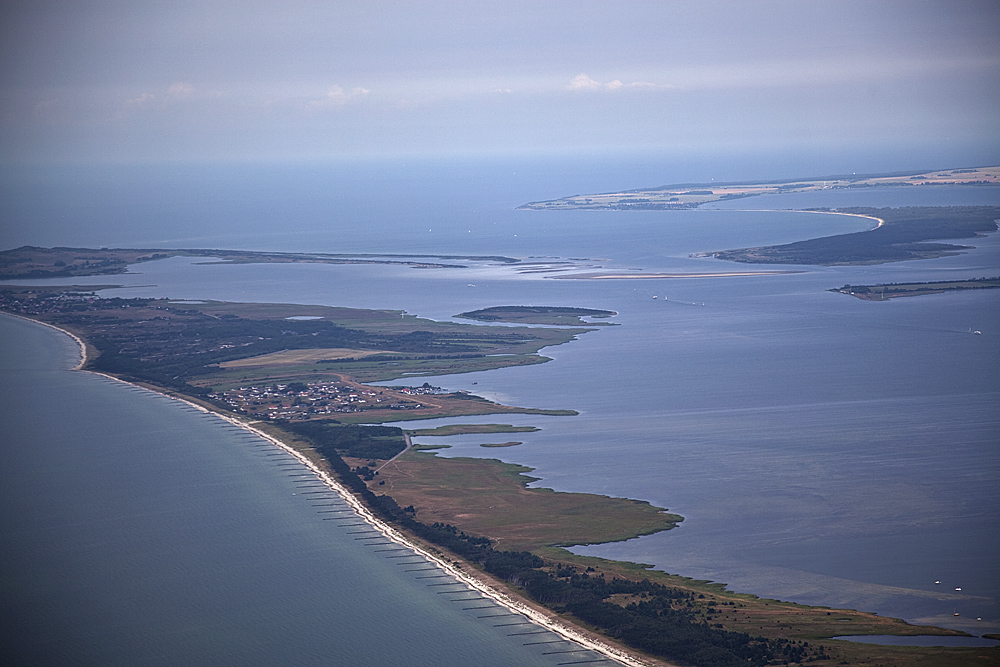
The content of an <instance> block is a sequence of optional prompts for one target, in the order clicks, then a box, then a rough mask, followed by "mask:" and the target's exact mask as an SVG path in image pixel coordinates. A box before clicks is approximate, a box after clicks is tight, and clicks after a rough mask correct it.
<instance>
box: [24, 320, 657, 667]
mask: <svg viewBox="0 0 1000 667" xmlns="http://www.w3.org/2000/svg"><path fill="white" fill-rule="evenodd" d="M10 314H11V315H14V316H15V317H20V318H21V319H24V320H28V321H30V322H35V323H36V324H41V325H43V326H47V327H50V328H52V329H55V330H56V331H59V332H61V333H64V334H66V335H67V336H69V337H70V338H72V339H73V340H74V341H75V342H76V344H77V346H78V347H79V352H80V360H79V362H78V363H77V365H76V366H74V367H73V368H72V369H71V370H74V371H81V372H84V373H90V374H92V375H96V376H99V377H103V378H106V379H108V380H112V381H114V382H119V383H121V384H123V385H126V386H129V387H133V388H135V389H140V390H144V391H149V392H152V393H154V394H158V395H160V396H164V397H166V398H169V399H172V400H175V401H178V402H180V403H183V404H185V405H187V406H189V407H191V408H194V409H196V410H198V411H200V412H203V413H205V414H210V415H213V416H215V417H217V418H218V419H221V420H223V421H226V422H228V423H230V424H232V425H233V426H237V427H239V428H241V429H244V430H246V431H248V432H250V433H251V434H253V435H255V436H257V437H259V438H261V439H263V440H264V441H266V442H268V443H270V444H271V445H273V446H275V447H277V448H278V449H280V450H282V451H283V452H285V453H287V454H288V455H290V456H292V457H293V458H295V459H296V460H297V461H298V462H299V463H301V464H302V465H303V466H305V467H306V469H308V470H309V471H310V472H311V473H313V474H315V475H316V477H318V478H319V479H320V480H321V481H322V482H323V483H324V484H325V485H326V486H328V487H329V488H330V489H331V490H333V491H334V492H336V493H337V495H339V496H340V497H341V498H342V499H343V500H344V502H345V503H346V504H347V505H348V506H349V507H351V509H353V510H354V512H355V513H356V514H357V515H358V516H359V517H360V518H361V519H363V520H364V521H365V522H366V523H368V524H369V525H371V526H372V527H373V528H375V529H376V530H378V531H379V532H381V533H382V535H383V536H384V537H385V538H386V539H388V540H390V541H392V542H394V543H396V544H399V545H400V546H401V547H405V548H407V549H409V550H410V551H412V552H414V553H415V554H417V555H419V556H422V557H423V558H425V559H427V560H428V561H430V562H432V563H433V564H434V565H435V566H437V567H438V568H439V569H441V570H442V571H444V572H446V573H447V574H449V575H451V576H452V577H453V578H455V579H457V580H458V581H460V582H462V583H463V584H465V585H467V586H469V587H470V588H472V589H474V590H476V591H478V592H480V593H481V594H483V595H484V596H485V597H488V598H489V599H490V600H492V601H493V602H495V603H496V604H498V605H500V606H501V607H504V608H506V609H508V610H510V611H511V612H514V613H517V614H521V615H523V616H525V617H526V618H527V619H529V620H530V621H532V622H533V623H535V624H536V625H538V626H539V627H541V628H543V629H545V630H548V631H550V632H552V633H554V634H556V635H559V636H560V637H562V638H563V639H565V640H567V641H570V642H573V643H574V644H577V645H578V646H581V647H583V648H584V649H587V650H590V651H593V652H595V653H598V654H600V655H602V656H605V657H606V658H608V659H610V660H613V661H614V662H617V663H618V664H620V665H625V666H626V667H650V666H651V665H652V663H650V662H647V661H645V660H640V659H639V658H637V657H635V656H632V655H629V654H628V653H626V652H624V651H622V650H620V649H617V648H615V647H613V646H611V645H609V644H606V643H604V642H601V641H599V640H597V639H594V638H591V637H588V636H586V635H585V634H583V633H582V632H580V631H578V630H577V629H575V628H573V627H571V626H569V625H568V624H566V623H562V622H559V621H557V620H555V619H553V618H551V617H549V616H548V615H546V614H543V613H542V612H540V611H538V610H537V609H534V608H533V607H531V606H529V605H528V604H526V603H524V602H522V601H520V600H517V599H516V598H514V597H513V596H511V595H510V594H508V593H505V592H503V591H501V590H498V589H497V588H495V587H494V586H492V585H490V584H489V583H487V582H486V581H483V580H482V579H480V578H478V577H476V576H474V575H472V574H470V573H468V572H465V571H464V570H462V569H460V568H458V567H456V566H455V565H454V564H452V563H451V562H449V561H448V560H446V559H444V558H442V557H441V556H438V555H436V554H433V553H431V552H429V551H428V550H426V549H424V548H423V547H421V546H419V545H417V544H414V543H413V542H410V541H409V540H407V539H406V538H405V537H404V536H403V534H402V533H400V532H399V531H398V530H396V529H395V528H393V527H392V526H391V525H389V524H388V523H386V522H385V521H383V520H382V519H379V518H378V517H376V516H375V515H374V514H372V512H371V511H370V510H369V509H368V508H367V507H365V506H364V504H363V503H362V502H361V501H360V500H358V499H357V497H355V496H354V494H352V493H351V492H350V491H349V490H348V489H347V487H345V486H343V485H342V484H341V483H340V482H338V481H336V480H335V479H334V478H333V477H331V476H330V474H329V473H327V472H326V471H324V470H323V469H321V468H320V467H319V466H318V465H316V463H315V462H313V461H312V460H310V459H309V458H308V457H307V456H305V455H304V454H303V453H301V452H299V451H298V450H296V449H295V448H293V447H291V446H290V445H287V444H286V443H284V442H282V441H281V440H279V439H278V438H275V437H274V436H272V435H269V434H268V433H265V432H263V431H261V430H260V429H258V428H255V427H254V426H253V425H252V424H248V423H246V422H244V421H241V420H239V419H236V418H235V417H231V416H229V415H225V414H222V413H220V412H216V411H215V410H209V409H208V408H206V407H205V406H203V405H199V404H197V403H194V402H192V401H190V400H188V399H186V398H183V397H180V396H177V395H173V394H168V393H164V392H162V391H157V390H155V389H152V388H150V387H147V386H142V385H139V384H135V383H133V382H128V381H127V380H122V379H121V378H117V377H115V376H113V375H108V374H107V373H101V372H100V371H89V370H84V369H83V365H84V364H85V363H86V362H87V347H86V345H85V344H84V342H83V340H82V339H81V338H80V337H79V336H76V335H75V334H73V333H72V332H70V331H67V330H65V329H62V328H60V327H57V326H55V325H54V324H49V323H48V322H40V321H39V320H34V319H31V318H30V317H23V316H21V315H16V314H14V313H10Z"/></svg>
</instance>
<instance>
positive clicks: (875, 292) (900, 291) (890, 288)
mask: <svg viewBox="0 0 1000 667" xmlns="http://www.w3.org/2000/svg"><path fill="white" fill-rule="evenodd" d="M998 287H1000V276H997V277H994V278H972V279H970V280H935V281H933V282H925V283H886V284H878V285H844V286H843V287H838V288H835V289H831V290H829V291H831V292H839V293H841V294H849V295H850V296H853V297H856V298H858V299H861V300H863V301H885V300H886V299H897V298H899V297H904V296H923V295H925V294H943V293H944V292H959V291H963V290H975V289H997V288H998Z"/></svg>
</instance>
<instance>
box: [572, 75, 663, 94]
mask: <svg viewBox="0 0 1000 667" xmlns="http://www.w3.org/2000/svg"><path fill="white" fill-rule="evenodd" d="M623 88H629V89H645V90H659V89H664V88H672V86H664V85H661V84H658V83H650V82H648V81H632V82H630V83H623V82H622V81H621V79H614V80H612V81H607V82H602V81H595V80H594V79H591V78H590V77H589V76H587V75H586V74H577V75H576V76H574V77H573V79H572V80H571V81H570V82H569V83H568V84H567V85H566V89H567V90H610V91H615V90H621V89H623Z"/></svg>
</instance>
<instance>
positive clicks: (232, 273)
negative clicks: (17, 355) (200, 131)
mask: <svg viewBox="0 0 1000 667" xmlns="http://www.w3.org/2000/svg"><path fill="white" fill-rule="evenodd" d="M956 166H958V165H956ZM543 167H544V168H543ZM589 167H593V165H580V164H576V165H574V164H564V165H548V166H546V165H542V166H539V165H533V164H514V163H510V162H505V163H502V164H486V165H483V164H475V165H469V164H459V165H455V164H438V163H434V164H431V163H425V164H392V165H385V164H382V165H375V164H368V165H360V166H358V165H354V167H353V168H350V169H349V168H346V167H336V168H334V167H309V168H306V167H295V168H278V167H271V168H266V169H264V168H260V169H247V168H229V169H223V168H221V167H216V168H208V167H199V168H190V169H179V168H173V169H167V168H157V169H153V168H145V169H138V170H136V171H134V172H123V171H121V170H114V169H110V168H106V169H104V170H99V169H97V170H93V171H92V172H87V173H85V172H82V171H74V170H72V169H69V168H67V169H64V170H62V171H59V172H52V173H48V174H47V175H48V178H47V179H46V178H43V176H44V175H45V174H42V173H41V172H37V171H36V172H27V173H25V174H23V175H21V176H19V178H17V179H8V180H7V183H6V185H5V187H6V188H7V190H6V192H7V194H9V195H11V196H8V197H5V203H3V204H2V206H3V207H4V213H5V215H7V219H9V220H16V221H20V222H19V223H18V224H16V225H8V226H7V227H6V228H5V229H4V230H3V233H4V238H3V239H2V241H3V245H4V247H13V246H15V245H21V244H36V245H69V246H73V245H90V246H95V245H106V246H141V247H150V248H155V247H219V248H247V249H261V250H289V251H317V252H370V253H440V254H474V255H496V254H504V255H510V256H516V257H521V258H531V261H538V262H552V261H557V260H558V261H562V260H566V259H567V258H573V261H574V262H575V264H576V265H577V266H579V267H582V268H581V269H580V270H597V269H596V268H595V267H600V268H599V270H600V271H601V272H604V271H608V270H615V271H627V270H633V271H635V272H636V273H637V274H641V273H654V272H699V271H714V272H723V271H727V270H753V269H754V268H760V267H753V266H749V265H734V264H728V263H724V262H720V261H718V260H713V259H705V258H698V257H692V256H691V255H692V253H698V252H704V251H709V250H717V249H723V248H732V247H740V246H746V245H763V244H769V243H779V242H786V241H793V240H798V239H804V238H810V237H813V236H819V235H824V234H832V233H843V232H849V231H857V230H860V229H863V228H865V227H866V223H865V222H864V221H861V220H858V219H856V218H837V217H834V216H824V215H816V214H808V213H801V212H759V211H757V212H753V211H739V210H722V209H721V208H719V209H718V210H704V211H702V210H697V211H683V212H632V213H624V212H593V211H567V212H535V211H517V210H514V207H516V206H517V205H518V204H521V203H524V202H525V201H529V200H533V199H542V198H549V197H555V196H562V195H566V194H574V193H578V192H587V191H610V190H614V189H616V188H627V187H638V186H642V185H654V184H656V185H658V184H663V183H668V182H676V181H687V182H691V181H697V180H708V179H707V178H698V177H685V175H684V173H683V171H682V170H680V169H678V168H676V167H674V168H673V169H674V171H671V170H670V168H667V169H664V168H662V165H660V167H661V168H654V167H656V165H649V164H643V165H633V166H632V168H631V169H629V168H626V167H622V168H620V169H617V170H612V169H608V168H605V169H604V170H603V171H602V170H601V169H598V168H589ZM699 169H701V168H700V167H695V168H694V171H695V172H698V171H699ZM702 171H708V170H707V169H704V170H702ZM837 171H842V170H838V169H822V168H821V166H817V167H816V170H814V171H813V173H814V174H816V175H819V174H822V173H829V172H837ZM869 171H874V169H872V170H869ZM612 172H613V173H612ZM699 173H700V172H699ZM808 173H809V172H808V171H805V170H799V169H796V171H794V172H792V173H786V174H781V173H777V174H764V175H762V176H761V177H765V176H767V177H780V176H782V175H786V176H790V177H796V176H802V175H804V174H808ZM751 176H752V175H746V176H744V175H742V174H739V175H737V176H735V177H731V178H727V179H721V178H720V179H719V180H736V179H737V178H744V177H746V178H749V177H751ZM832 196H833V197H835V198H837V199H831V198H830V197H831V194H830V193H823V194H822V195H817V196H815V197H813V198H811V199H810V198H808V197H799V198H798V199H796V200H795V203H794V204H789V206H800V207H803V208H805V207H815V206H848V205H867V206H902V205H929V204H933V203H938V204H994V205H996V204H998V203H1000V194H998V190H997V189H991V188H941V189H934V190H933V191H930V189H921V188H893V189H885V190H879V191H877V192H875V191H873V192H871V193H869V192H867V191H866V192H864V193H860V194H859V198H858V199H857V200H854V199H851V200H849V201H848V200H845V199H842V198H839V197H842V195H841V194H840V193H837V194H835V195H832ZM761 199H763V198H761ZM732 204H734V205H738V208H749V207H751V206H752V205H756V204H755V202H754V200H753V199H745V200H739V201H738V202H732ZM764 204H766V205H764ZM760 205H761V208H781V207H782V206H780V204H779V202H774V201H772V202H764V203H761V204H760ZM29 220H30V221H32V222H33V225H28V224H27V221H29ZM959 243H968V244H969V245H974V246H976V248H975V250H971V251H968V252H965V253H963V254H960V255H956V256H952V257H943V258H939V259H935V260H928V261H913V262H901V263H896V264H886V265H879V266H870V267H787V268H791V269H796V270H800V271H801V273H795V274H789V275H778V276H756V277H730V278H725V277H719V278H706V279H651V280H614V281H612V280H558V279H554V278H553V277H551V276H552V275H555V274H546V273H521V272H518V271H516V270H514V269H512V268H510V267H508V266H502V265H500V266H498V265H494V264H492V263H490V262H466V263H465V264H467V266H466V267H465V268H452V269H421V270H418V269H411V268H407V267H392V266H353V265H352V266H328V265H228V264H219V263H205V262H204V261H203V260H197V259H195V260H192V259H183V258H177V259H171V260H165V261H160V262H151V263H144V264H141V265H137V266H134V267H132V269H131V272H130V273H129V274H125V275H120V276H111V277H107V276H106V277H96V278H91V279H87V280H83V279H75V280H73V281H72V282H77V283H80V282H89V284H107V283H109V282H110V283H117V284H122V285H126V286H127V287H125V288H124V289H118V290H114V291H113V292H110V291H109V292H107V294H115V295H120V296H167V297H170V298H174V299H200V298H212V299H227V300H241V301H275V302H293V303H310V304H311V303H318V304H329V305H340V306H353V307H365V308H386V309H397V310H406V311H407V312H409V313H412V314H415V315H419V316H423V317H431V318H435V319H446V318H450V317H452V316H454V315H455V314H457V313H459V312H463V311H466V310H471V309H475V308H481V307H486V306H494V305H510V304H522V303H529V304H535V305H539V304H544V305H568V306H584V307H591V308H607V309H611V310H615V311H616V312H618V313H619V314H618V315H617V316H616V317H615V318H613V321H614V322H615V323H616V324H617V325H618V326H614V327H604V328H601V329H600V330H598V331H594V332H590V333H586V334H583V335H582V336H580V338H579V339H578V340H576V341H574V342H572V343H569V344H567V345H563V346H560V347H557V348H551V349H547V350H545V354H547V355H548V356H550V357H552V358H553V359H554V361H553V362H550V363H546V364H542V365H539V366H533V367H525V368H512V369H503V370H499V371H491V372H488V373H474V374H467V375H455V376H444V377H438V378H424V377H421V378H420V379H419V382H423V381H425V380H426V381H430V382H431V383H432V384H437V385H441V386H444V387H447V388H449V389H465V390H469V391H473V392H475V393H479V394H481V395H484V396H487V397H490V398H494V399H496V400H501V401H503V402H506V403H510V404H514V405H524V406H531V407H549V408H573V409H576V410H578V411H579V412H580V415H579V416H576V417H561V418H559V417H543V416H510V417H508V418H505V419H504V420H503V421H508V422H510V423H515V424H519V425H520V424H523V425H534V426H538V427H539V428H541V431H539V432H536V433H524V434H519V435H518V438H517V439H518V440H522V441H523V442H524V444H522V445H520V446H518V447H513V448H507V449H482V448H480V447H479V444H481V443H482V442H488V441H489V438H488V437H483V436H455V437H452V438H437V439H433V440H432V439H426V440H425V441H426V442H427V443H433V444H442V443H448V444H450V445H451V448H450V449H447V450H443V451H442V452H441V454H440V455H444V456H488V457H500V458H502V459H503V460H506V461H511V462H515V463H521V464H524V465H529V466H532V467H534V468H535V469H536V471H535V473H533V475H534V476H536V477H540V478H541V479H540V481H539V482H537V483H535V485H536V486H545V487H551V488H556V489H560V490H571V491H586V492H593V493H604V494H609V495H615V496H623V497H630V498H639V499H643V500H649V501H650V502H653V503H654V504H656V505H659V506H662V507H667V508H670V509H671V510H672V511H675V512H678V513H680V514H682V515H684V516H685V521H684V523H683V525H682V526H681V527H680V528H678V529H676V530H673V531H669V532H667V533H661V534H659V535H654V536H648V537H643V538H639V539H636V540H630V541H627V542H622V543H616V544H611V545H595V546H588V547H577V548H575V549H574V550H575V551H577V552H579V553H588V554H595V555H601V556H605V557H612V558H621V559H627V560H633V561H639V562H644V563H649V564H651V565H653V566H655V567H657V568H660V569H663V570H666V571H669V572H673V573H678V574H682V575H687V576H692V577H696V578H704V579H712V580H715V581H721V582H725V583H728V584H729V585H730V587H731V588H733V589H735V590H739V591H743V592H752V593H757V594H760V595H767V596H775V597H781V598H783V599H792V600H796V601H800V602H806V603H811V604H823V605H830V606H847V607H854V608H861V609H866V610H870V611H876V612H878V613H880V614H884V615H892V616H899V617H904V618H907V619H909V620H914V621H927V622H933V623H937V624H942V625H948V626H951V627H959V628H962V629H967V630H969V631H971V632H975V633H982V632H987V631H991V630H992V631H996V630H997V628H1000V613H998V611H997V607H996V600H997V598H998V596H1000V576H998V569H997V566H996V563H998V562H1000V535H998V532H997V531H996V529H995V525H994V524H995V522H994V521H993V517H995V516H996V514H997V511H998V510H1000V490H998V488H997V485H996V479H997V473H998V472H1000V453H998V444H1000V354H998V345H1000V307H998V306H1000V295H998V294H997V291H983V292H979V293H961V294H945V295H937V296H926V297H920V298H913V299H895V300H892V301H887V302H884V303H878V302H863V301H859V300H856V299H853V298H851V297H847V296H844V295H841V294H836V293H831V292H829V291H827V290H829V289H830V288H834V287H839V286H841V285H843V284H845V283H851V284H870V283H879V282H900V281H907V280H941V279H946V278H972V277H983V276H992V275H997V274H1000V235H998V234H993V235H990V236H987V237H983V238H978V239H974V240H968V241H959ZM764 268H771V267H764ZM654 296H655V297H657V298H656V299H654V298H653V297H654ZM973 331H981V332H982V333H981V334H980V335H976V334H973V333H972V332H973ZM68 375H71V374H67V376H68ZM5 384H7V383H6V382H5ZM94 419H96V420H98V421H99V420H100V419H101V417H100V416H99V415H96V416H95V417H94ZM104 419H114V417H113V412H110V413H107V414H105V417H104ZM164 419H165V420H167V421H171V420H172V417H164ZM463 421H469V422H475V421H478V422H496V421H498V420H497V419H496V418H495V417H491V418H478V419H477V418H470V419H468V420H463ZM171 423H173V422H172V421H171ZM422 425H427V424H426V423H422ZM204 437H205V438H207V439H209V440H211V438H212V437H214V436H213V435H211V434H206V435H205V436H204ZM207 469H208V470H209V471H210V470H212V469H213V465H209V466H208V468H207ZM222 470H223V471H224V467H223V468H222ZM259 486H261V485H258V487H255V490H254V491H252V492H250V493H251V495H253V494H256V493H260V489H259ZM23 492H24V493H25V494H26V496H27V497H30V493H31V492H30V489H25V490H23ZM226 492H228V491H222V493H226ZM256 497H257V498H258V499H260V498H263V499H264V500H263V501H261V502H263V503H264V504H265V505H267V504H268V502H269V500H268V499H269V498H270V496H268V493H267V492H263V493H260V495H258V496H256ZM73 539H75V538H70V541H73ZM311 539H315V538H311ZM322 539H326V538H325V537H323V538H322ZM278 541H280V540H278ZM271 548H272V543H268V546H266V547H263V551H265V552H269V550H270V549H271ZM935 581H941V582H942V583H940V584H935V583H934V582H935ZM366 583H367V584H371V585H374V584H372V582H370V581H367V582H366ZM956 588H961V589H962V590H961V591H956V590H955V589H956ZM956 612H957V613H959V614H960V615H959V616H958V617H956V616H954V614H955V613H956ZM976 618H982V619H983V620H982V621H976V620H975V619H976Z"/></svg>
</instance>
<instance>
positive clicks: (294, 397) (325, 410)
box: [209, 382, 440, 419]
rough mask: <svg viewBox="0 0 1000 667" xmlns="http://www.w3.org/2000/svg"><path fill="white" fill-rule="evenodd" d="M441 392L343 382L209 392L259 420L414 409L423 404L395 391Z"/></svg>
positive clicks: (292, 384) (216, 399) (251, 387)
mask: <svg viewBox="0 0 1000 667" xmlns="http://www.w3.org/2000/svg"><path fill="white" fill-rule="evenodd" d="M421 390H423V391H421ZM435 390H436V391H440V390H438V389H436V388H434V387H429V388H423V387H404V388H401V389H391V390H390V389H388V388H386V389H377V388H375V387H364V386H359V385H355V384H349V383H346V382H310V383H308V384H304V383H301V382H290V383H287V384H273V385H267V386H250V387H240V388H238V389H229V390H226V391H223V392H218V393H213V394H209V398H211V399H213V400H215V401H218V402H220V403H224V404H225V405H226V406H228V407H229V408H230V409H231V410H233V411H234V412H239V413H242V414H246V415H250V416H253V417H257V418H259V419H313V418H317V417H323V416H333V415H336V414H338V413H345V412H364V411H366V410H416V409H418V408H422V407H424V406H423V404H422V403H418V402H416V401H410V400H406V399H404V398H400V397H399V396H398V395H397V394H421V393H433V392H434V391H435Z"/></svg>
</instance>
